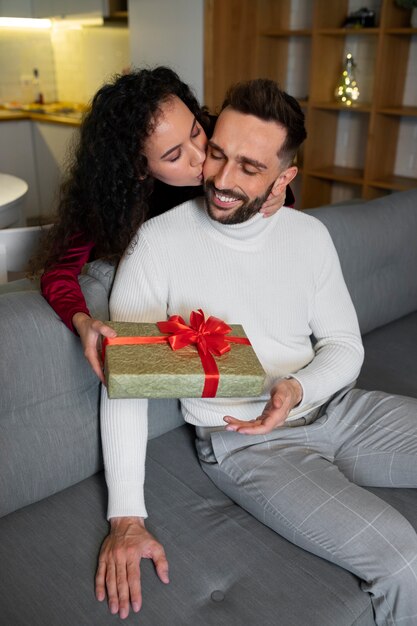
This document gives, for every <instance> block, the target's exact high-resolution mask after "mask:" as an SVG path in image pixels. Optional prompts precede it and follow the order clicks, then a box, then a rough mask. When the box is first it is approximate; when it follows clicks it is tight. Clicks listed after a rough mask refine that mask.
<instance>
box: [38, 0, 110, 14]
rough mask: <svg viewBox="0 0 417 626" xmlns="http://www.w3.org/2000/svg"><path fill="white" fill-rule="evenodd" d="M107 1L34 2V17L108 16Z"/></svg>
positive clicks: (44, 0)
mask: <svg viewBox="0 0 417 626" xmlns="http://www.w3.org/2000/svg"><path fill="white" fill-rule="evenodd" d="M106 5H107V2H106V0H69V1H66V0H32V6H33V17H65V16H69V15H82V14H84V13H89V14H92V13H94V14H96V15H100V16H102V15H106V13H105V11H106Z"/></svg>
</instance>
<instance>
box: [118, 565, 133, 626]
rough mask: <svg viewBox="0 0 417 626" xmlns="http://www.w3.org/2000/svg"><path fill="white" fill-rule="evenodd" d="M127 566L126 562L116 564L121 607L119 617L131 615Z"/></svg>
mask: <svg viewBox="0 0 417 626" xmlns="http://www.w3.org/2000/svg"><path fill="white" fill-rule="evenodd" d="M126 570H127V564H126V561H125V560H121V561H118V562H116V586H117V595H118V605H119V617H120V618H121V619H125V618H126V617H127V616H128V615H129V597H130V596H129V585H128V583H127V571H126Z"/></svg>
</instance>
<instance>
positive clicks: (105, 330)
mask: <svg viewBox="0 0 417 626" xmlns="http://www.w3.org/2000/svg"><path fill="white" fill-rule="evenodd" d="M91 327H92V328H93V329H94V330H95V331H96V332H97V333H98V334H99V335H103V337H116V336H117V333H116V331H115V330H114V328H111V327H110V326H107V324H103V322H101V321H100V320H94V321H93V323H92V325H91Z"/></svg>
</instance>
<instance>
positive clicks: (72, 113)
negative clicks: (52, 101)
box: [0, 105, 84, 126]
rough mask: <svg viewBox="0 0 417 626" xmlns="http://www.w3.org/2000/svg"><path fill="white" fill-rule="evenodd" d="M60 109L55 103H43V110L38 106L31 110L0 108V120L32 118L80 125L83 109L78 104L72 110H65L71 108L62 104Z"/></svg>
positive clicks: (53, 122)
mask: <svg viewBox="0 0 417 626" xmlns="http://www.w3.org/2000/svg"><path fill="white" fill-rule="evenodd" d="M42 108H43V107H42ZM62 109H63V110H62ZM62 109H61V110H60V109H59V107H58V106H57V105H44V111H41V110H39V108H38V109H33V110H30V109H29V110H26V109H25V110H23V109H17V108H16V109H10V108H0V122H10V121H16V120H34V121H37V122H47V123H50V124H64V125H66V126H80V124H81V119H82V116H83V113H84V111H83V110H82V109H81V108H80V106H79V105H77V108H76V107H74V108H73V110H67V109H71V107H69V106H65V107H64V106H63V107H62Z"/></svg>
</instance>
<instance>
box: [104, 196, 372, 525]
mask: <svg viewBox="0 0 417 626" xmlns="http://www.w3.org/2000/svg"><path fill="white" fill-rule="evenodd" d="M199 308H201V309H203V311H204V312H205V314H206V316H209V315H214V316H216V317H219V318H221V319H223V320H224V321H225V322H227V323H229V324H242V326H243V327H244V329H245V332H246V334H247V336H248V337H249V339H250V341H251V343H252V346H253V348H254V350H255V352H256V354H257V355H258V358H259V360H260V361H261V363H262V365H263V367H264V369H265V371H266V373H267V383H266V385H265V394H264V395H263V396H262V397H261V398H242V399H234V398H213V399H199V398H191V399H186V400H182V407H183V413H184V418H185V420H186V421H187V422H190V423H191V424H194V425H198V426H219V425H225V423H224V421H223V417H224V415H233V416H234V417H237V418H239V419H243V420H250V419H253V418H255V417H257V416H259V415H260V414H261V412H262V410H263V407H264V406H265V403H266V401H267V399H268V397H269V389H270V388H271V386H272V384H273V383H274V382H275V381H276V380H277V379H279V378H282V377H285V376H288V375H292V376H293V377H294V378H296V379H297V380H298V381H299V382H300V384H301V386H302V389H303V399H302V402H301V404H300V405H298V406H297V407H296V408H295V409H294V410H293V412H292V413H291V414H290V416H289V419H291V418H295V417H301V416H302V415H303V414H305V413H307V412H309V411H310V410H312V409H313V408H315V407H318V406H320V405H321V404H323V403H324V402H325V401H326V400H327V399H328V398H329V397H330V396H331V395H332V394H334V393H335V392H336V391H338V390H339V389H341V388H342V387H344V386H345V385H347V384H349V383H351V382H352V381H354V380H355V379H356V377H357V376H358V374H359V370H360V367H361V365H362V360H363V348H362V342H361V338H360V332H359V327H358V322H357V318H356V314H355V311H354V308H353V304H352V301H351V299H350V296H349V293H348V291H347V288H346V285H345V282H344V280H343V276H342V272H341V269H340V264H339V260H338V257H337V253H336V251H335V248H334V245H333V243H332V240H331V238H330V235H329V233H328V231H327V229H326V228H325V226H324V225H323V224H322V223H321V222H320V221H318V220H316V219H315V218H314V217H311V216H309V215H306V214H304V213H301V212H299V211H295V210H294V209H289V208H287V207H282V208H281V209H280V210H279V211H278V212H277V213H276V214H275V215H274V216H272V217H270V218H267V219H266V218H263V217H262V216H261V215H259V214H257V215H256V216H255V217H253V218H251V219H250V220H248V221H247V222H245V223H243V224H237V225H224V224H220V223H218V222H215V221H213V220H212V219H210V218H209V216H208V215H207V213H206V211H205V207H204V200H203V199H197V200H192V201H189V202H186V203H185V204H182V205H181V206H179V207H176V208H174V209H172V210H171V211H168V212H166V213H164V214H162V215H160V216H158V217H156V218H154V219H152V220H150V221H148V222H146V224H145V225H144V226H142V228H141V229H140V231H139V234H138V241H137V244H136V245H135V246H134V248H133V251H131V250H130V252H129V251H128V252H127V253H126V254H125V255H124V257H123V259H122V261H121V263H120V265H119V268H118V271H117V275H116V278H115V282H114V286H113V290H112V295H111V299H110V314H111V319H112V320H117V321H132V322H157V321H159V320H164V319H166V318H167V316H169V315H175V314H178V315H181V316H182V317H184V319H185V320H186V321H188V319H189V314H190V312H191V311H193V310H196V309H199ZM311 335H314V338H315V340H316V343H315V345H314V347H313V344H312V341H311ZM147 406H148V405H147V400H109V399H108V397H107V392H106V390H105V389H103V393H102V409H101V422H102V441H103V454H104V462H105V469H106V480H107V485H108V490H109V506H108V517H109V518H110V517H119V516H130V515H138V516H141V517H146V515H147V513H146V509H145V503H144V496H143V484H144V467H145V455H146V441H147ZM244 436H245V435H242V437H244Z"/></svg>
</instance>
